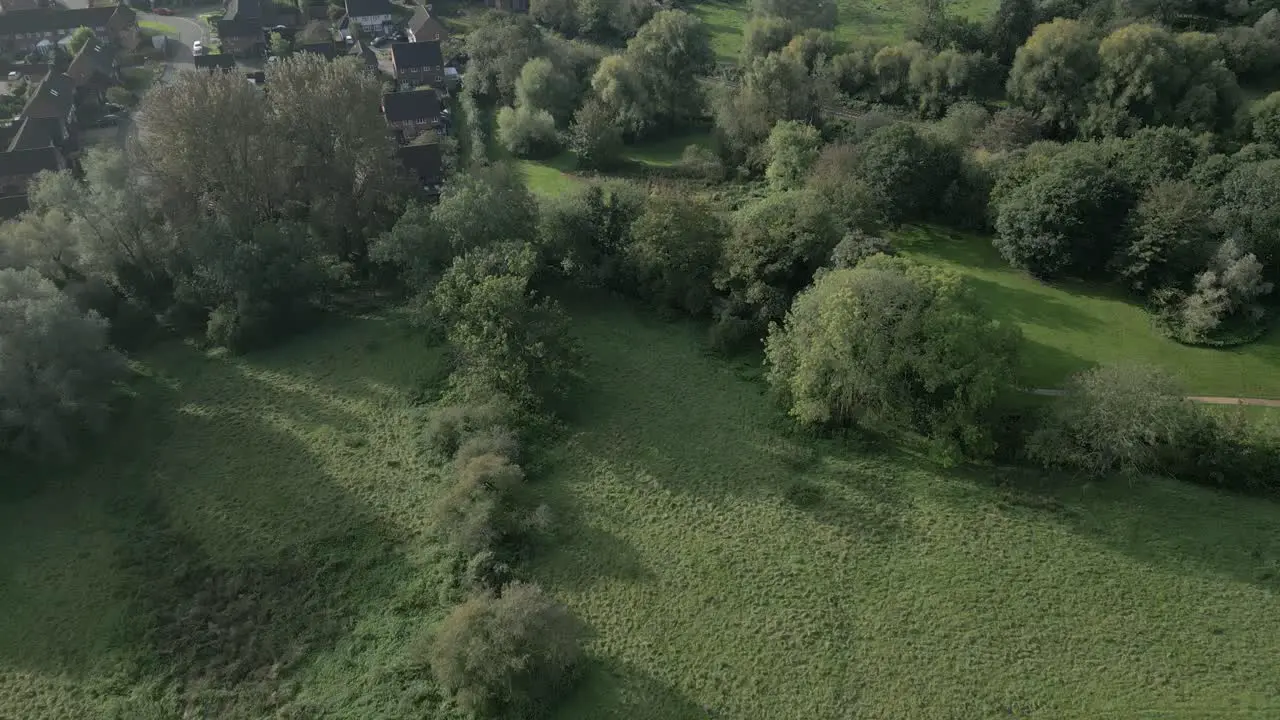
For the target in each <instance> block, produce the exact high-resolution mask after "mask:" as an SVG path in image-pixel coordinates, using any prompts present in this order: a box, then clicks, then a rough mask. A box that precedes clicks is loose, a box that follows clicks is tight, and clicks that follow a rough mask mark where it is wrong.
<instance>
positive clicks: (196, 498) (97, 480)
mask: <svg viewBox="0 0 1280 720" xmlns="http://www.w3.org/2000/svg"><path fill="white" fill-rule="evenodd" d="M418 337H419V333H415V332H412V331H409V330H407V329H406V328H404V327H402V326H401V325H399V324H398V323H397V322H395V321H394V319H387V318H367V319H362V320H355V319H353V320H349V321H344V322H340V323H338V324H336V325H335V326H333V327H328V328H324V329H321V330H318V331H316V332H314V333H313V334H311V335H308V336H306V337H303V338H300V339H297V340H293V341H289V342H286V343H285V344H284V345H283V346H282V347H280V348H279V349H277V350H273V351H269V352H264V353H262V354H259V355H254V356H250V357H248V358H242V359H229V358H225V357H218V356H210V355H206V354H204V353H201V352H197V351H195V350H192V349H190V348H187V347H184V346H180V345H175V346H171V347H168V348H165V349H163V350H161V351H158V352H154V353H150V354H148V355H147V356H146V357H145V360H144V362H143V363H142V365H143V366H144V369H145V370H146V372H147V373H149V374H150V377H149V378H146V379H144V380H141V381H139V383H138V385H139V396H138V397H137V399H136V401H135V403H134V405H133V407H132V408H131V409H130V410H129V411H128V412H127V413H126V415H125V416H124V417H122V418H121V420H120V421H119V422H118V423H117V430H116V431H115V432H113V433H112V434H111V435H110V437H109V439H108V440H106V441H105V442H104V443H102V446H101V447H99V448H96V449H94V450H92V451H91V452H90V453H89V455H88V456H87V457H86V458H85V460H84V462H83V465H82V467H80V468H78V469H75V470H70V471H66V472H60V473H52V472H51V473H46V474H44V475H43V476H27V475H21V474H18V473H15V474H14V475H17V476H16V477H15V476H14V475H10V474H8V473H6V475H8V476H6V477H4V478H3V482H0V577H2V578H3V582H0V717H4V718H22V719H23V720H37V719H40V718H49V719H50V720H66V719H67V718H119V719H120V720H142V719H145V720H150V719H156V720H159V719H160V718H166V719H167V718H178V717H210V718H214V717H217V718H259V717H298V718H317V717H361V718H400V717H443V715H437V714H436V712H437V711H436V708H437V706H438V704H439V698H438V697H436V696H435V695H434V690H433V689H432V685H431V684H430V683H429V682H428V680H427V676H426V675H425V673H424V672H423V671H422V670H421V669H419V668H416V667H415V664H414V662H413V661H412V660H411V658H410V656H409V654H408V648H409V647H410V646H411V645H412V640H413V638H414V637H415V635H416V633H417V632H418V631H419V630H420V629H422V628H424V627H426V626H428V625H429V624H430V623H431V622H433V621H434V620H436V619H437V618H439V617H440V616H441V614H442V613H443V610H444V608H446V607H447V603H448V601H447V600H445V599H443V596H442V594H441V593H442V587H443V586H444V580H445V579H446V578H448V577H451V575H450V571H449V570H447V569H445V568H444V567H443V566H442V565H441V561H440V557H439V554H438V553H437V550H436V546H435V544H434V542H433V541H432V540H431V534H430V527H429V525H428V522H427V520H426V518H427V515H428V508H429V507H430V504H431V502H432V500H433V498H434V494H435V492H436V489H437V487H439V486H440V483H438V482H437V481H436V479H435V478H434V476H433V474H432V472H431V471H429V470H428V468H426V467H425V466H424V465H423V464H422V463H421V462H420V461H419V459H418V455H417V453H416V447H417V443H416V438H417V432H418V427H419V426H418V423H417V422H416V421H415V420H414V418H413V412H412V410H411V407H410V403H409V400H408V398H409V397H410V396H411V395H412V394H413V393H414V392H415V391H416V390H417V389H419V388H420V387H421V386H422V385H423V384H424V383H427V382H429V381H430V380H432V379H438V377H439V372H438V370H439V367H440V361H441V352H440V350H438V349H432V348H427V347H425V346H424V345H423V344H422V343H421V342H420V341H419V340H418V339H417V338H418ZM277 711H278V712H279V713H280V714H279V715H276V714H275V712H277Z"/></svg>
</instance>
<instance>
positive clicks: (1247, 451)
mask: <svg viewBox="0 0 1280 720" xmlns="http://www.w3.org/2000/svg"><path fill="white" fill-rule="evenodd" d="M1278 450H1280V448H1277V447H1276V444H1275V441H1274V440H1263V439H1262V438H1260V437H1257V436H1255V435H1253V434H1252V433H1251V432H1250V431H1249V430H1248V429H1247V426H1246V425H1244V424H1243V423H1238V422H1232V421H1224V420H1220V419H1219V418H1217V417H1216V416H1214V415H1211V414H1210V413H1209V412H1208V411H1207V410H1206V409H1205V408H1204V406H1202V405H1199V404H1197V403H1195V402H1193V401H1192V400H1189V399H1187V397H1186V391H1185V390H1184V389H1183V388H1182V387H1181V386H1180V385H1179V384H1178V383H1177V381H1176V380H1174V379H1173V378H1172V377H1170V376H1169V375H1167V374H1166V373H1164V372H1163V371H1161V370H1158V369H1156V368H1153V367H1148V366H1136V365H1112V366H1104V367H1100V368H1095V369H1093V370H1089V371H1086V372H1084V373H1080V374H1078V375H1076V376H1075V377H1073V378H1072V379H1071V381H1070V383H1068V385H1067V390H1066V395H1065V397H1062V398H1059V399H1057V400H1056V401H1055V402H1054V403H1052V404H1051V405H1050V406H1049V407H1048V409H1047V410H1046V411H1045V412H1044V413H1043V416H1042V418H1041V420H1040V423H1039V426H1038V427H1037V428H1036V429H1035V430H1034V432H1032V433H1031V435H1030V437H1029V438H1028V440H1027V445H1026V452H1027V455H1028V457H1029V458H1030V459H1031V460H1033V461H1034V462H1037V463H1039V464H1041V465H1043V466H1045V467H1048V468H1055V469H1064V470H1071V471H1075V472H1078V473H1080V474H1082V475H1084V476H1085V477H1090V478H1097V477H1102V476H1105V475H1107V474H1110V473H1116V472H1118V473H1123V474H1129V475H1134V474H1143V473H1160V474H1168V475H1172V476H1175V477H1180V478H1182V479H1185V480H1190V481H1193V482H1199V483H1202V484H1208V485H1214V486H1218V487H1223V488H1228V489H1235V490H1245V491H1259V490H1276V489H1280V483H1278V482H1277V477H1280V476H1277V475H1276V472H1277V471H1280V453H1278Z"/></svg>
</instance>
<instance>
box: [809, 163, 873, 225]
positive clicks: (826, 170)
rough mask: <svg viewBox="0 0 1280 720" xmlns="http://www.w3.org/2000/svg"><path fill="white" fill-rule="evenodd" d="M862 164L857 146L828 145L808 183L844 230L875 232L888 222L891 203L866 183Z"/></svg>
mask: <svg viewBox="0 0 1280 720" xmlns="http://www.w3.org/2000/svg"><path fill="white" fill-rule="evenodd" d="M861 162H862V156H861V155H860V153H859V150H858V147H857V146H854V145H843V144H839V145H827V146H826V147H824V148H823V149H822V152H821V153H820V154H819V155H818V161H817V162H816V163H815V165H814V167H813V170H812V171H811V172H810V173H809V177H808V179H807V181H806V185H805V187H806V188H808V189H809V190H810V191H811V192H813V193H815V194H816V195H817V196H818V197H819V198H821V201H822V202H823V203H825V204H826V206H827V208H829V210H830V212H831V214H832V217H833V218H834V219H835V220H836V222H837V224H839V225H840V226H841V228H842V230H867V231H871V230H874V229H876V228H879V227H880V226H882V225H884V224H885V222H886V215H887V212H888V211H887V209H886V204H887V200H886V198H885V197H884V195H883V194H882V193H879V192H877V191H876V190H875V189H874V188H872V187H871V186H870V185H869V184H868V183H867V182H866V181H865V180H863V179H862V177H861V175H860V173H861Z"/></svg>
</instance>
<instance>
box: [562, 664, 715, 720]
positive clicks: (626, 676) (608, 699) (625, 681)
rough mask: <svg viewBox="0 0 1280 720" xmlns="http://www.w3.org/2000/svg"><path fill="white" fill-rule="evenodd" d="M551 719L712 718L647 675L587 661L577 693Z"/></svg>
mask: <svg viewBox="0 0 1280 720" xmlns="http://www.w3.org/2000/svg"><path fill="white" fill-rule="evenodd" d="M552 717H554V718H557V719H559V720H574V719H577V718H591V719H592V720H686V719H687V720H707V718H712V717H715V716H714V715H711V714H709V713H708V711H707V709H706V708H703V707H701V706H699V705H698V704H697V703H695V702H693V701H692V700H690V699H689V698H688V696H686V695H685V694H684V693H682V692H681V691H679V690H678V689H676V688H674V687H672V686H671V685H668V684H667V683H664V682H663V681H661V680H659V679H658V678H655V677H653V676H652V675H649V674H648V673H645V672H643V671H641V670H639V669H637V668H635V667H631V666H629V665H627V664H625V663H621V662H618V661H616V660H610V659H598V658H591V659H590V660H589V661H588V665H587V668H586V671H585V673H584V675H583V677H582V680H581V682H580V683H579V685H578V687H577V690H576V691H575V692H574V693H573V695H572V696H570V697H569V698H568V699H567V700H566V701H565V702H564V703H563V704H562V705H561V706H560V707H558V708H557V710H556V712H555V713H553V714H552Z"/></svg>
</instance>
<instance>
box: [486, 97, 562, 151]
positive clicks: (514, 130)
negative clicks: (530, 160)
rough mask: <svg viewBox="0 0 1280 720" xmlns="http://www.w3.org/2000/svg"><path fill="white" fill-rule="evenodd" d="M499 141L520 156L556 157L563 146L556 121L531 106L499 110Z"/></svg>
mask: <svg viewBox="0 0 1280 720" xmlns="http://www.w3.org/2000/svg"><path fill="white" fill-rule="evenodd" d="M498 141H499V142H501V143H502V146H503V147H505V148H506V149H507V150H509V151H511V154H512V155H515V156H517V157H534V156H545V155H553V154H555V152H556V150H558V149H559V147H560V134H559V133H558V132H557V131H556V121H555V118H553V117H552V116H551V113H549V112H547V111H546V110H538V109H534V108H530V107H528V106H521V107H519V108H510V107H504V108H502V109H501V110H499V111H498Z"/></svg>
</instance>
